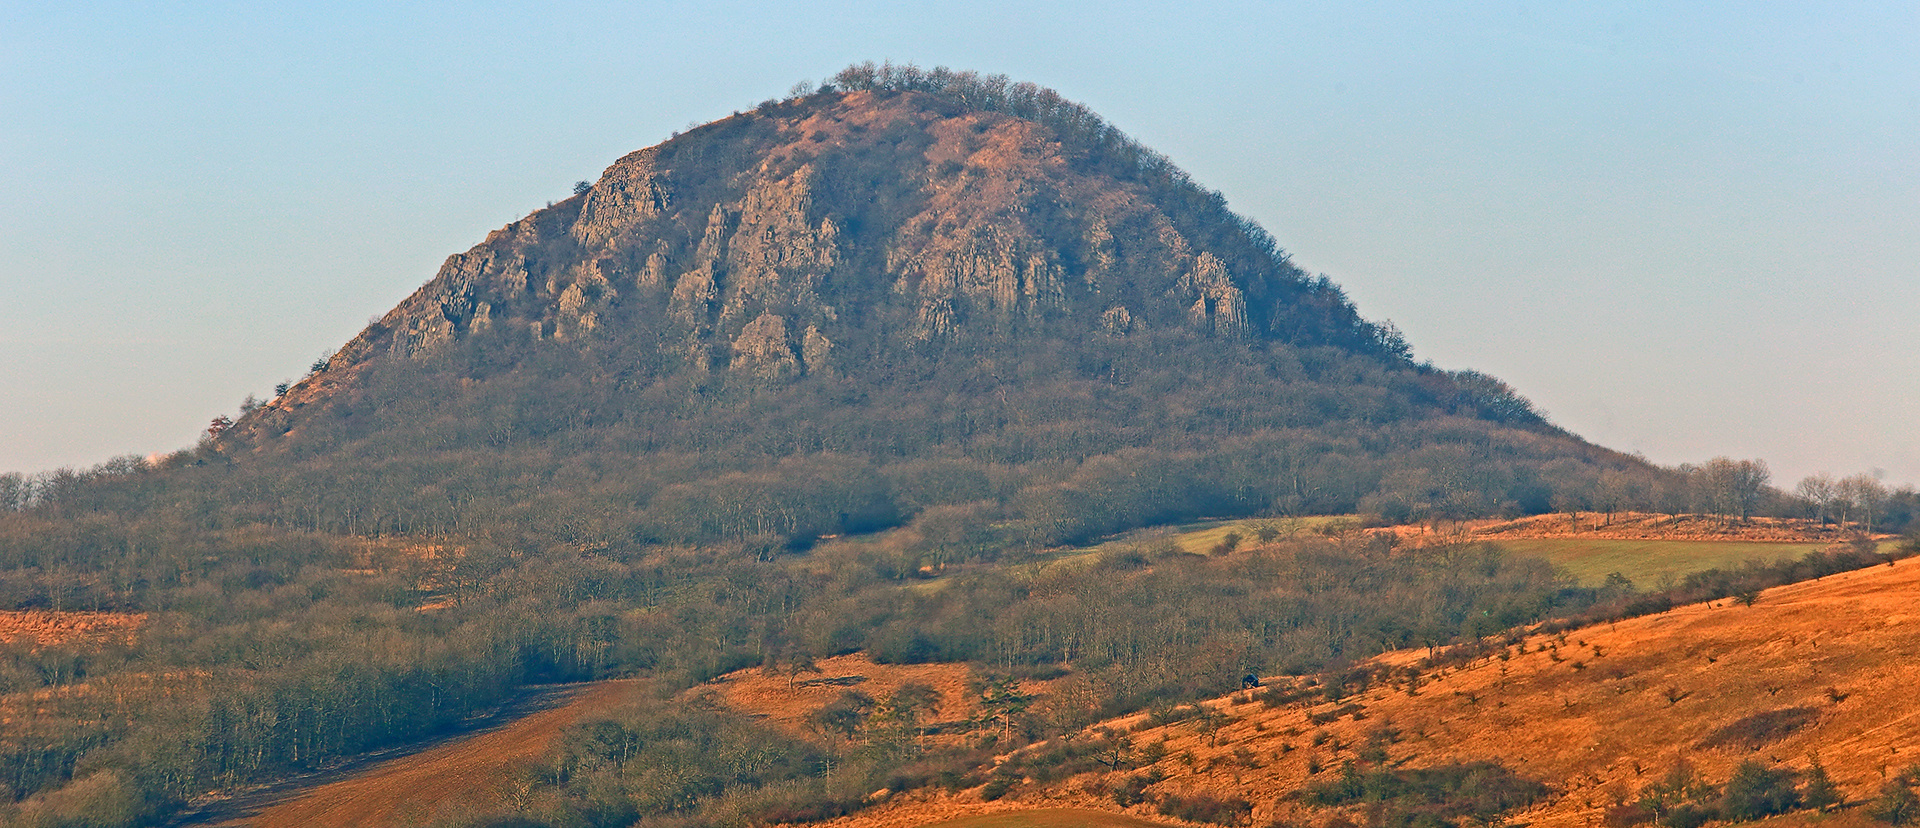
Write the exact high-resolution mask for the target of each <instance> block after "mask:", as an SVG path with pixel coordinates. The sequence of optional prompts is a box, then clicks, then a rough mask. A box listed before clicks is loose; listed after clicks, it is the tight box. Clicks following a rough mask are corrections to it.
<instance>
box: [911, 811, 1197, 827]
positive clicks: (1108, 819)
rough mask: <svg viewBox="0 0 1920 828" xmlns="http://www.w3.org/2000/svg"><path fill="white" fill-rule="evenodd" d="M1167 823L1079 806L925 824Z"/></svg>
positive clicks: (1120, 824)
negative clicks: (1090, 809)
mask: <svg viewBox="0 0 1920 828" xmlns="http://www.w3.org/2000/svg"><path fill="white" fill-rule="evenodd" d="M1166 824H1167V823H1164V822H1153V821H1150V820H1144V819H1140V818H1138V817H1131V816H1127V815H1125V814H1116V813H1113V812H1111V811H1088V810H1084V809H1080V808H1038V809H1032V810H1013V811H995V812H989V813H981V814H974V815H972V816H963V817H955V818H953V819H947V820H941V821H940V822H935V823H932V824H930V825H928V826H927V828H1162V827H1163V826H1165V825H1166Z"/></svg>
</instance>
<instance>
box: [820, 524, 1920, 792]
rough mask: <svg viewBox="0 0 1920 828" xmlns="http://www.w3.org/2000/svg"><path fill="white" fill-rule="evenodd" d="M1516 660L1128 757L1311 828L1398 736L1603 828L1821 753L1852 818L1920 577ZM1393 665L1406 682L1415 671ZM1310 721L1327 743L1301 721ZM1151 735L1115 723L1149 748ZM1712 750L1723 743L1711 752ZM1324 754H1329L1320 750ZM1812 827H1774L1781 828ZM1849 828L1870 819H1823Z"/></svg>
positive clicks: (1397, 753) (1896, 681)
mask: <svg viewBox="0 0 1920 828" xmlns="http://www.w3.org/2000/svg"><path fill="white" fill-rule="evenodd" d="M1525 644H1526V647H1525V649H1526V652H1525V653H1524V654H1522V653H1520V652H1518V651H1517V649H1512V648H1510V650H1509V651H1508V657H1507V658H1505V659H1500V658H1487V659H1484V660H1481V661H1478V662H1475V663H1472V664H1469V665H1466V666H1464V667H1459V668H1452V669H1448V670H1444V671H1436V672H1433V673H1432V674H1431V675H1428V676H1426V677H1425V678H1424V680H1423V681H1422V682H1421V683H1420V684H1419V686H1418V687H1417V688H1415V689H1414V690H1413V691H1412V692H1409V691H1408V689H1407V687H1406V686H1405V685H1404V684H1401V685H1399V686H1394V687H1379V688H1376V689H1373V690H1371V691H1368V692H1366V693H1362V694H1361V695H1359V696H1357V697H1354V698H1349V699H1346V700H1343V701H1342V703H1341V704H1342V705H1345V704H1355V705H1358V707H1356V708H1352V709H1350V710H1348V712H1346V713H1344V714H1342V715H1339V716H1338V717H1337V718H1336V717H1333V716H1331V715H1328V714H1330V713H1331V711H1333V710H1334V709H1336V706H1335V705H1333V704H1327V703H1322V704H1318V705H1314V706H1294V707H1283V708H1278V709H1270V708H1267V707H1266V706H1265V705H1264V704H1262V703H1259V702H1257V701H1254V700H1253V698H1252V696H1251V695H1250V694H1235V695H1232V696H1227V697H1223V698H1220V699H1217V700H1215V701H1213V702H1211V703H1210V705H1211V706H1213V707H1215V708H1216V709H1219V710H1220V711H1222V712H1225V713H1227V714H1228V715H1229V716H1230V717H1231V719H1232V721H1231V723H1230V724H1229V725H1228V726H1227V727H1226V728H1225V729H1223V730H1222V731H1221V733H1220V736H1219V739H1218V741H1217V743H1210V742H1209V741H1208V740H1207V739H1205V738H1203V737H1202V736H1201V734H1199V733H1198V732H1196V731H1195V730H1194V729H1193V728H1192V727H1191V726H1190V725H1187V724H1182V723H1176V724H1172V725H1167V726H1164V727H1159V728H1150V729H1139V730H1135V732H1134V734H1133V737H1132V738H1133V739H1134V742H1135V744H1136V745H1137V746H1139V745H1146V744H1148V743H1151V742H1156V741H1162V740H1164V741H1165V743H1166V747H1167V749H1168V758H1166V759H1164V760H1162V761H1160V762H1159V763H1158V764H1157V766H1156V767H1157V768H1158V769H1159V770H1160V771H1161V772H1162V773H1164V774H1166V776H1167V781H1165V782H1162V783H1160V784H1159V785H1156V786H1154V788H1153V789H1152V790H1154V791H1159V792H1180V793H1194V792H1209V793H1213V794H1222V795H1224V794H1232V795H1236V796H1243V797H1246V798H1247V799H1248V800H1251V801H1252V802H1253V803H1255V810H1254V814H1253V824H1255V825H1263V824H1266V823H1267V822H1268V821H1270V820H1273V819H1276V818H1290V819H1295V820H1300V821H1303V822H1310V823H1311V824H1319V823H1320V822H1321V821H1324V818H1325V814H1324V813H1308V812H1305V811H1304V810H1302V809H1301V808H1300V806H1299V805H1298V804H1297V803H1295V802H1293V801H1291V800H1290V799H1289V798H1288V797H1289V796H1290V795H1291V794H1292V793H1294V792H1295V791H1297V790H1299V789H1300V788H1301V787H1302V786H1303V785H1304V784H1305V783H1307V782H1308V781H1309V780H1310V779H1311V778H1313V776H1312V775H1311V774H1309V773H1308V763H1309V760H1310V759H1311V760H1313V761H1315V762H1317V763H1318V764H1319V765H1320V766H1322V767H1323V768H1325V769H1326V770H1323V771H1321V773H1322V775H1323V778H1324V774H1328V773H1332V772H1335V770H1334V769H1337V768H1338V767H1339V765H1340V763H1341V762H1342V761H1344V760H1346V759H1350V758H1353V757H1354V756H1355V755H1356V752H1357V750H1358V748H1359V746H1361V745H1363V744H1364V743H1365V742H1366V740H1367V739H1368V737H1369V735H1370V734H1372V733H1374V732H1376V731H1379V730H1381V729H1382V728H1387V729H1390V730H1393V731H1397V732H1398V733H1399V736H1398V741H1396V742H1394V743H1393V744H1392V745H1391V746H1390V747H1389V749H1388V753H1389V757H1390V759H1389V761H1390V762H1392V763H1395V764H1397V765H1400V766H1403V767H1422V766H1429V765H1435V764H1442V763H1448V762H1454V761H1472V760H1483V759H1487V760H1495V761H1498V762H1501V763H1502V764H1505V765H1507V766H1508V767H1510V768H1512V769H1514V770H1515V771H1516V772H1518V773H1520V774H1521V775H1524V776H1528V777H1531V778H1534V779H1539V780H1541V781H1544V782H1546V783H1548V784H1549V785H1550V786H1551V787H1552V790H1553V794H1552V795H1551V796H1550V797H1549V799H1548V800H1547V801H1546V802H1544V803H1543V804H1541V805H1539V806H1536V807H1535V808H1534V809H1533V810H1531V811H1530V812H1527V813H1523V814H1519V815H1516V816H1515V818H1514V819H1515V821H1517V822H1521V823H1527V824H1530V825H1533V826H1536V828H1563V827H1564V828H1574V826H1579V828H1587V826H1592V825H1597V824H1598V821H1599V818H1600V815H1601V813H1602V811H1603V810H1604V809H1605V808H1606V807H1607V806H1609V805H1610V804H1612V803H1613V802H1615V801H1617V800H1619V799H1622V798H1631V797H1633V796H1634V795H1636V794H1637V793H1638V791H1639V790H1640V788H1641V787H1642V786H1644V785H1646V784H1647V783H1649V782H1651V781H1653V780H1655V779H1657V778H1658V777H1659V776H1660V775H1662V774H1664V773H1665V772H1666V771H1667V770H1668V769H1669V768H1671V767H1672V766H1673V765H1674V763H1675V762H1676V761H1677V760H1678V759H1680V758H1682V757H1685V758H1686V759H1688V760H1689V761H1691V762H1692V763H1693V764H1694V765H1695V766H1696V767H1697V768H1698V769H1699V770H1700V772H1701V773H1702V774H1703V775H1704V776H1705V777H1706V778H1707V779H1709V780H1710V781H1713V782H1716V783H1717V782H1721V781H1724V780H1725V779H1726V777H1727V775H1728V774H1729V773H1730V772H1731V770H1732V768H1733V766H1734V765H1736V764H1738V763H1739V762H1740V761H1742V760H1744V759H1748V758H1754V759H1758V760H1760V761H1763V762H1769V763H1776V764H1782V765H1786V766H1790V767H1793V768H1798V769H1804V768H1805V767H1806V766H1807V764H1808V759H1809V757H1810V756H1811V755H1813V754H1814V753H1816V752H1817V753H1818V755H1819V757H1820V760H1821V761H1822V762H1823V763H1824V764H1825V765H1826V767H1827V769H1828V771H1829V772H1830V773H1831V774H1832V775H1833V777H1834V780H1835V781H1836V782H1837V783H1838V784H1839V786H1840V788H1841V790H1842V791H1843V793H1845V794H1846V796H1847V797H1849V799H1850V800H1851V801H1852V802H1853V803H1855V804H1857V803H1859V802H1862V801H1864V800H1865V799H1867V798H1870V797H1871V796H1872V795H1873V794H1874V792H1875V791H1876V790H1877V789H1878V787H1879V785H1880V783H1881V780H1882V779H1883V778H1884V775H1885V774H1888V773H1897V772H1898V771H1899V770H1900V769H1901V768H1904V767H1906V766H1907V765H1909V764H1915V763H1920V694H1916V693H1915V692H1914V690H1913V688H1914V687H1916V686H1920V561H1916V562H1903V563H1901V564H1900V565H1898V566H1893V567H1885V566H1881V567H1873V568H1871V569H1866V570H1861V571H1858V572H1853V573H1847V574H1842V575H1834V576H1829V577H1827V578H1825V579H1823V580H1819V581H1813V582H1807V583H1802V584H1794V585H1789V586H1784V587H1778V588H1775V589H1771V590H1768V591H1766V592H1765V593H1763V594H1762V595H1761V597H1760V600H1759V601H1758V603H1757V604H1755V605H1754V606H1752V607H1743V606H1740V605H1738V604H1733V603H1731V602H1726V601H1721V602H1716V603H1715V604H1712V605H1709V604H1697V605H1692V606H1687V607H1682V608H1678V609H1675V610H1673V611H1671V612H1668V613H1665V614H1661V615H1655V616H1648V617H1643V618H1636V619H1630V620H1626V621H1621V622H1619V623H1617V624H1608V625H1601V626H1596V627H1590V628H1586V629H1582V630H1577V631H1572V632H1568V633H1566V634H1565V635H1564V636H1544V635H1540V636H1534V637H1532V638H1529V639H1527V641H1526V642H1525ZM1402 655H1403V656H1405V657H1403V658H1399V659H1393V660H1394V661H1397V662H1400V663H1405V662H1408V661H1413V660H1417V657H1416V655H1415V654H1402ZM1795 709H1799V716H1800V717H1802V718H1804V720H1805V724H1804V726H1801V727H1799V728H1797V729H1790V730H1788V731H1786V732H1774V733H1770V734H1766V735H1764V736H1762V737H1759V738H1755V739H1752V740H1742V739H1738V738H1735V739H1732V741H1729V738H1730V737H1728V736H1727V734H1728V733H1729V732H1738V731H1740V728H1738V727H1734V728H1732V729H1731V730H1722V729H1723V728H1729V726H1733V725H1734V724H1735V723H1736V722H1740V721H1742V720H1743V719H1744V720H1747V721H1751V719H1748V718H1747V717H1752V716H1756V715H1759V714H1766V713H1773V712H1777V711H1789V710H1795ZM1315 714H1319V715H1320V716H1321V718H1322V719H1323V720H1324V721H1322V722H1319V723H1316V722H1315V721H1313V720H1310V719H1309V716H1312V715H1315ZM1141 724H1142V722H1141V720H1140V717H1134V718H1130V719H1122V720H1118V721H1115V722H1108V723H1107V725H1108V726H1111V727H1120V728H1128V729H1133V728H1139V727H1140V726H1141ZM1716 734H1718V735H1719V738H1716ZM1316 741H1319V742H1321V744H1320V745H1318V746H1316V745H1315V744H1314V743H1315V742H1316ZM1131 772H1134V771H1132V770H1129V771H1124V772H1121V773H1117V774H1085V775H1082V776H1080V777H1076V778H1073V779H1070V780H1067V781H1064V782H1061V783H1058V784H1055V785H1051V786H1046V787H1041V786H1037V785H1024V786H1017V787H1016V788H1015V789H1014V791H1013V793H1012V794H1010V795H1009V797H1008V798H1007V799H1003V800H1000V801H998V802H994V803H990V804H991V805H993V806H998V807H997V808H996V809H995V810H998V809H999V808H1006V807H1016V806H1019V805H1024V806H1025V807H1029V808H1049V807H1078V808H1089V809H1097V810H1105V811H1109V812H1127V813H1132V814H1133V815H1136V816H1140V817H1150V816H1153V815H1152V814H1151V811H1150V809H1149V806H1145V805H1141V806H1135V807H1134V808H1133V809H1130V810H1129V811H1123V809H1120V808H1119V807H1118V806H1116V805H1114V804H1113V803H1112V802H1111V801H1110V800H1108V799H1106V798H1104V797H1102V796H1098V795H1096V794H1095V793H1090V792H1089V790H1090V789H1091V790H1094V791H1098V790H1100V788H1099V787H1098V786H1100V785H1102V784H1104V783H1107V782H1111V781H1117V780H1118V779H1119V778H1120V777H1121V776H1124V775H1126V774H1128V773H1131ZM975 803H979V794H978V793H977V792H975V791H969V792H962V793H960V794H957V795H946V796H930V797H927V798H917V799H911V800H909V799H907V798H904V797H903V798H902V800H901V801H896V802H893V803H889V804H887V805H884V806H881V807H880V808H878V809H876V810H875V811H872V812H869V813H866V814H861V815H856V816H853V817H849V818H846V819H844V820H842V821H840V823H839V824H840V825H841V826H844V828H866V827H867V826H873V828H879V826H913V825H924V824H930V823H933V822H936V821H937V820H940V819H943V818H946V817H947V816H949V815H951V814H954V813H959V812H966V811H968V810H971V809H972V808H976V807H979V806H978V805H976V804H975ZM1815 819H1816V817H1814V816H1813V815H1792V816H1788V817H1782V818H1777V819H1776V820H1774V821H1775V822H1779V823H1782V824H1798V823H1801V822H1812V821H1815ZM1818 820H1819V821H1820V822H1821V824H1822V825H1823V826H1827V825H1830V826H1833V828H1843V826H1851V825H1852V824H1853V823H1854V822H1861V824H1863V825H1864V819H1863V818H1862V817H1860V815H1859V809H1858V808H1853V809H1850V810H1846V811H1843V812H1842V813H1839V814H1835V815H1829V816H1825V817H1819V818H1818Z"/></svg>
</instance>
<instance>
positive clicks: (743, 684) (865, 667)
mask: <svg viewBox="0 0 1920 828" xmlns="http://www.w3.org/2000/svg"><path fill="white" fill-rule="evenodd" d="M815 666H817V667H819V668H820V672H819V673H805V674H801V675H799V676H795V677H792V679H791V683H790V681H789V677H788V676H787V675H785V674H776V673H768V672H765V671H762V670H760V669H758V668H752V669H747V670H738V671H735V672H732V673H728V674H726V675H724V676H721V677H719V678H717V679H714V680H713V682H712V683H711V684H708V685H703V686H701V687H698V688H694V690H693V691H690V692H700V691H702V690H705V689H708V688H712V689H714V690H717V691H718V692H719V694H720V699H721V700H722V701H724V702H725V703H726V704H727V706H728V707H731V708H733V709H735V710H739V711H742V712H745V713H747V714H749V715H753V716H757V717H761V718H764V719H766V720H768V721H769V722H771V723H773V724H776V725H778V726H780V728H781V729H783V730H786V731H787V732H789V733H792V734H795V735H812V734H810V733H808V731H807V730H806V720H807V717H808V716H811V715H812V714H813V713H814V712H815V711H817V710H819V709H820V708H822V707H825V706H827V705H828V704H829V703H831V702H832V701H833V700H834V699H837V698H839V697H840V694H841V693H843V692H846V691H848V690H857V691H859V692H862V693H865V694H867V695H868V696H871V697H873V698H874V699H879V700H884V699H885V698H886V697H888V696H890V695H892V694H893V693H894V691H896V690H899V689H900V687H901V686H902V685H905V684H907V683H908V682H918V683H920V684H925V685H928V686H930V687H932V688H933V689H934V690H935V691H937V692H939V694H940V704H939V707H938V708H937V710H936V711H935V713H934V715H933V717H932V718H931V719H930V720H929V721H928V724H929V725H938V724H941V723H946V722H953V721H958V720H962V719H966V718H969V717H971V716H974V715H976V714H978V713H979V705H978V704H976V703H975V700H974V697H973V694H972V693H970V692H969V691H968V690H967V682H968V681H970V680H972V678H973V671H972V670H971V669H970V668H969V667H968V666H967V665H965V664H876V663H874V661H873V660H872V659H870V658H868V657H867V656H866V654H865V653H855V654H853V655H843V656H834V657H833V658H824V659H820V660H819V661H817V662H815ZM1039 689H1040V688H1039V687H1038V686H1037V685H1036V686H1030V687H1028V688H1027V690H1028V692H1036V691H1038V690H1039Z"/></svg>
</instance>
